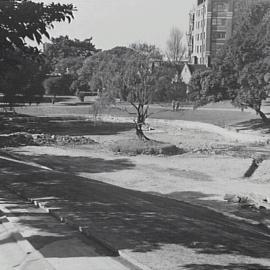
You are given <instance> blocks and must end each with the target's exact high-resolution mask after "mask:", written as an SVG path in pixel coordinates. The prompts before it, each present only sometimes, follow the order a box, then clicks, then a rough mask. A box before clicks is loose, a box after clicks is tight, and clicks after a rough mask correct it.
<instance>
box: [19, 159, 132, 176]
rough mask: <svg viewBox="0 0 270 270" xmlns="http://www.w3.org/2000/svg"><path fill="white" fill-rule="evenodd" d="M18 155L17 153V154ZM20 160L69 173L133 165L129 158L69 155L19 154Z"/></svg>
mask: <svg viewBox="0 0 270 270" xmlns="http://www.w3.org/2000/svg"><path fill="white" fill-rule="evenodd" d="M17 156H19V155H17ZM19 157H20V158H21V159H22V160H24V159H25V158H27V159H28V160H29V161H32V162H36V163H38V164H40V165H42V166H46V167H49V168H50V169H53V170H55V171H58V172H70V173H80V172H85V173H104V172H116V171H120V170H129V169H132V168H134V167H135V164H133V163H132V162H131V161H130V160H129V159H126V158H121V159H120V158H119V159H112V160H111V159H102V158H91V157H71V156H52V155H39V156H27V157H24V156H23V155H20V156H19Z"/></svg>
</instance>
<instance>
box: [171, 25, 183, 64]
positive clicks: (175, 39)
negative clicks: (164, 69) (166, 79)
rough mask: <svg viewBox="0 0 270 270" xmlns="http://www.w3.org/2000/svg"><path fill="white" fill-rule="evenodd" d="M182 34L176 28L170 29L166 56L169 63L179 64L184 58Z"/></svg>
mask: <svg viewBox="0 0 270 270" xmlns="http://www.w3.org/2000/svg"><path fill="white" fill-rule="evenodd" d="M183 36H184V34H183V32H182V31H181V30H180V29H179V28H177V27H172V29H171V31H170V35H169V39H168V40H167V49H166V55H167V58H168V60H170V61H171V62H179V61H181V60H182V59H183V58H184V55H185V53H186V46H185V45H184V44H183V42H182V40H183Z"/></svg>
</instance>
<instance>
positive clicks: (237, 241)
mask: <svg viewBox="0 0 270 270" xmlns="http://www.w3.org/2000/svg"><path fill="white" fill-rule="evenodd" d="M89 162H91V159H89ZM95 162H97V161H95ZM103 164H106V163H103ZM0 166H1V173H0V179H1V182H2V183H4V184H5V185H7V186H9V188H11V189H13V190H16V191H20V192H21V193H22V194H23V195H24V196H25V197H28V198H35V200H36V201H37V202H39V203H41V204H42V205H44V206H45V207H48V208H54V213H55V214H56V215H58V216H60V217H63V218H65V219H66V220H67V221H69V222H70V223H72V224H75V225H76V224H77V225H78V226H79V225H80V226H82V227H83V228H84V230H85V231H86V232H87V231H88V232H89V233H91V234H95V236H96V237H98V238H99V239H102V240H103V241H104V242H106V243H108V244H110V245H111V246H113V247H114V248H115V249H118V250H121V251H124V252H126V253H125V254H127V255H129V256H133V257H134V258H136V259H137V260H142V261H145V260H146V261H147V262H148V263H149V264H150V266H151V267H152V268H153V269H174V268H165V266H164V267H163V266H162V267H163V268H162V267H161V268H160V266H159V263H162V261H161V258H163V261H168V260H170V256H172V255H171V253H170V247H171V246H173V247H177V248H178V249H181V250H182V251H183V252H184V251H185V252H186V253H187V254H188V255H187V254H186V255H185V256H183V255H181V254H180V253H181V252H180V253H178V255H177V256H176V257H177V262H176V264H175V265H174V267H177V265H178V266H179V269H270V268H269V267H270V231H269V230H268V229H267V228H266V227H261V226H259V225H252V224H248V223H245V222H243V221H239V220H237V219H234V218H231V217H228V216H224V215H223V214H221V213H217V212H215V211H212V210H209V209H207V208H205V207H201V206H198V205H192V204H187V203H184V202H181V201H176V200H172V199H168V198H162V197H159V196H155V195H150V194H147V193H143V192H137V191H132V190H127V189H123V188H119V187H116V186H112V185H108V184H105V183H102V182H98V181H94V180H90V179H85V178H82V177H78V176H76V175H72V174H66V173H60V172H56V171H48V170H43V169H40V168H38V167H33V166H27V165H25V164H22V163H14V162H11V161H8V160H0ZM104 166H106V165H104ZM107 166H109V164H108V165H107ZM104 169H106V168H104ZM23 223H24V224H28V225H29V222H28V221H27V219H25V220H24V221H23ZM42 224H44V222H42ZM50 229H51V228H50ZM42 237H43V236H42ZM42 237H41V239H42ZM45 239H47V236H45ZM47 250H49V251H51V249H50V248H49V249H47ZM194 252H196V254H197V255H196V256H195V255H194ZM51 256H52V255H51ZM194 256H195V257H194ZM209 256H210V257H209ZM58 257H61V255H59V256H58ZM176 257H175V256H173V259H174V260H175V258H176ZM197 258H199V261H198V259H197ZM220 261H222V264H224V265H230V264H232V263H233V264H234V265H236V266H237V265H238V266H239V267H238V268H226V267H224V268H220V267H219V268H218V266H217V265H218V263H219V262H220ZM66 262H68V261H66ZM155 262H157V263H156V265H155ZM158 262H159V263H158ZM194 262H197V263H198V264H196V265H195V266H194V268H191V266H192V265H193V264H194ZM203 262H204V263H203ZM206 262H208V264H209V263H211V264H212V266H211V267H210V268H209V267H208V268H199V267H200V264H199V263H201V266H202V265H204V267H205V265H206V264H207V263H206ZM215 264H216V265H215ZM243 265H245V267H246V268H243ZM254 265H256V268H254ZM196 266H197V268H196ZM240 266H241V267H242V268H240ZM192 267H193V266H192ZM215 267H216V268H215ZM251 267H253V268H251ZM175 269H176V268H175ZM177 269H178V268H177Z"/></svg>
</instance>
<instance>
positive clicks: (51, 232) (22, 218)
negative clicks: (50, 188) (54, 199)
mask: <svg viewBox="0 0 270 270" xmlns="http://www.w3.org/2000/svg"><path fill="white" fill-rule="evenodd" d="M0 213H1V217H0V265H1V266H0V269H1V270H9V269H20V270H74V269H76V270H128V269H129V270H131V269H134V270H135V268H133V267H132V266H129V265H128V264H127V263H126V262H124V261H122V262H121V261H120V259H119V258H116V257H114V256H113V255H112V253H111V252H110V251H108V250H107V249H104V248H103V247H101V246H100V245H99V244H97V243H96V242H94V241H91V240H89V239H86V238H85V237H84V236H82V235H81V234H80V233H79V232H78V231H77V230H72V229H71V228H69V227H68V226H67V225H65V224H62V223H60V221H58V220H56V219H55V218H54V217H52V216H51V215H50V214H49V213H48V212H46V211H45V210H43V209H40V208H36V207H34V206H33V204H31V203H28V202H26V201H24V200H22V199H21V198H19V197H18V196H16V195H14V194H12V193H10V192H8V191H7V190H5V189H3V188H1V189H0ZM124 264H125V265H124Z"/></svg>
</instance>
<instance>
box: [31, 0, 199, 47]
mask: <svg viewBox="0 0 270 270" xmlns="http://www.w3.org/2000/svg"><path fill="white" fill-rule="evenodd" d="M36 2H45V3H50V2H52V0H42V1H39V0H36ZM54 2H60V3H73V4H74V5H75V6H76V7H77V10H78V11H76V12H75V14H74V15H75V19H74V20H73V21H72V22H71V23H70V24H68V23H58V24H56V25H55V28H54V30H52V31H50V33H51V36H53V37H56V36H59V35H68V36H69V37H70V38H78V39H86V38H89V37H93V43H94V44H95V45H96V48H98V49H103V50H104V49H110V48H113V47H115V46H128V45H130V44H131V43H133V42H146V43H149V44H154V45H156V46H158V47H159V48H161V49H162V50H164V49H165V47H166V41H167V39H168V36H169V33H170V29H171V28H172V27H173V26H176V27H178V28H179V29H180V30H182V31H183V32H184V33H185V32H186V31H187V29H188V13H189V10H190V9H191V8H192V6H193V4H194V3H195V0H54Z"/></svg>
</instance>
